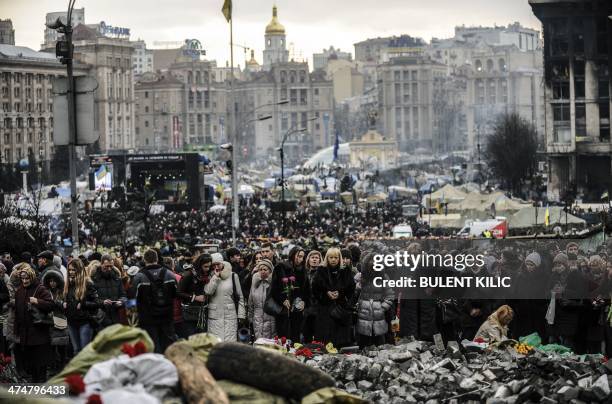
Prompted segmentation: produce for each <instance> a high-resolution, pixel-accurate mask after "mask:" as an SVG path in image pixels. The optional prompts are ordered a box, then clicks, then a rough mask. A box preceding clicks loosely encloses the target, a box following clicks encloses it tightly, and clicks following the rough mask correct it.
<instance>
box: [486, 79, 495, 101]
mask: <svg viewBox="0 0 612 404" xmlns="http://www.w3.org/2000/svg"><path fill="white" fill-rule="evenodd" d="M487 87H488V89H487V95H488V100H489V103H490V104H495V98H496V94H495V80H493V79H489V80H487Z"/></svg>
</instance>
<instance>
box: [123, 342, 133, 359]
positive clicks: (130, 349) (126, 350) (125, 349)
mask: <svg viewBox="0 0 612 404" xmlns="http://www.w3.org/2000/svg"><path fill="white" fill-rule="evenodd" d="M121 352H123V353H124V354H126V355H127V356H129V357H130V358H133V357H134V356H135V355H136V349H134V346H132V345H130V344H128V343H127V342H126V343H125V344H123V345H121Z"/></svg>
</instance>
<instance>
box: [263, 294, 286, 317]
mask: <svg viewBox="0 0 612 404" xmlns="http://www.w3.org/2000/svg"><path fill="white" fill-rule="evenodd" d="M263 311H264V313H266V314H267V315H269V316H278V315H280V314H281V313H282V312H283V306H281V305H280V304H278V303H277V302H276V300H274V298H273V297H272V296H271V295H268V297H266V301H265V302H264V306H263Z"/></svg>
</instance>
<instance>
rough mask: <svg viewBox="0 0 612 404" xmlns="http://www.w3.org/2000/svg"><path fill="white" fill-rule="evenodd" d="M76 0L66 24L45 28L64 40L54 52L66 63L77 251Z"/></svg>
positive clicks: (71, 1) (74, 248) (74, 245)
mask: <svg viewBox="0 0 612 404" xmlns="http://www.w3.org/2000/svg"><path fill="white" fill-rule="evenodd" d="M75 2H76V0H68V11H67V12H66V24H64V23H63V22H62V21H61V19H60V18H59V17H58V18H57V20H55V21H54V22H52V23H49V24H46V25H47V28H49V29H54V30H57V32H59V33H62V34H64V40H62V41H59V40H58V41H57V43H56V44H55V53H56V55H57V56H59V57H61V59H60V61H61V63H62V64H65V65H66V72H67V75H68V129H69V133H70V142H69V146H68V147H69V153H68V154H69V155H68V158H69V160H68V161H69V164H70V205H71V206H70V208H71V216H72V217H71V219H72V251H73V255H76V254H74V253H78V251H79V222H78V218H77V202H78V198H77V190H76V161H75V159H76V108H75V92H74V77H73V67H72V61H73V59H72V57H73V50H74V47H73V45H72V10H73V9H74V3H75Z"/></svg>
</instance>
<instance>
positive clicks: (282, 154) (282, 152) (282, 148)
mask: <svg viewBox="0 0 612 404" xmlns="http://www.w3.org/2000/svg"><path fill="white" fill-rule="evenodd" d="M315 119H317V118H316V117H315V118H310V119H307V120H306V121H304V122H302V123H306V122H310V121H314V120H315ZM307 130H308V127H304V128H300V129H289V130H288V131H287V132H286V133H285V136H283V140H282V141H281V145H280V147H279V148H278V149H277V150H278V151H279V152H280V163H281V212H282V215H283V236H284V235H285V212H286V207H285V142H286V141H287V139H288V138H289V136H290V135H293V134H294V133H300V132H306V131H307Z"/></svg>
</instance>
